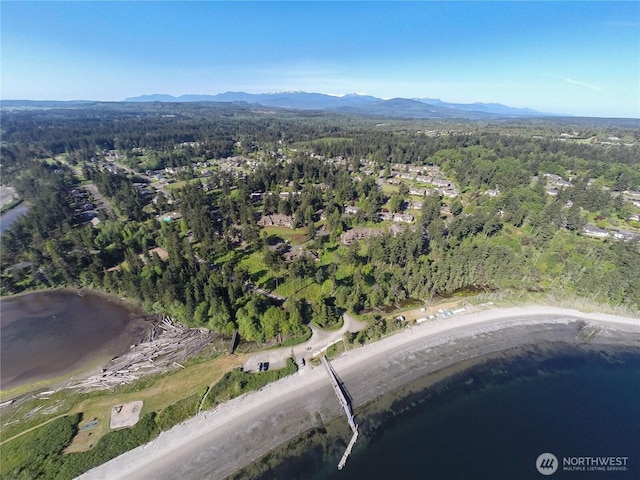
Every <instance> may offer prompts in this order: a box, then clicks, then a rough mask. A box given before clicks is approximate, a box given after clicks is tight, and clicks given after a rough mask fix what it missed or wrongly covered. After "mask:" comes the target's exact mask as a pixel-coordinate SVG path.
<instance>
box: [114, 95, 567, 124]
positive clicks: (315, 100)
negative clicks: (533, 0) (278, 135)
mask: <svg viewBox="0 0 640 480" xmlns="http://www.w3.org/2000/svg"><path fill="white" fill-rule="evenodd" d="M124 101H125V102H246V103H248V104H256V105H262V106H265V107H277V108H288V109H295V110H324V111H332V112H342V113H354V114H361V115H376V116H384V117H402V118H465V119H491V118H505V117H547V116H555V114H550V113H542V112H537V111H535V110H531V109H529V108H514V107H508V106H506V105H502V104H499V103H469V104H463V103H449V102H443V101H442V100H439V99H434V98H411V99H408V98H392V99H389V100H385V99H382V98H377V97H373V96H370V95H359V94H347V95H342V96H337V95H327V94H324V93H309V92H279V93H258V94H253V93H245V92H225V93H219V94H217V95H181V96H179V97H174V96H172V95H166V94H155V95H142V96H139V97H131V98H127V99H125V100H124Z"/></svg>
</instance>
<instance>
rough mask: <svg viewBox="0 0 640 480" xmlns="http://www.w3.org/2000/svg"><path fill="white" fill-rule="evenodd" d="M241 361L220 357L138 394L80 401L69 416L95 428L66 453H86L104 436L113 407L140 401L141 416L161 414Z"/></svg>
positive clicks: (163, 379) (164, 378) (239, 357)
mask: <svg viewBox="0 0 640 480" xmlns="http://www.w3.org/2000/svg"><path fill="white" fill-rule="evenodd" d="M243 361H244V356H243V355H236V356H234V357H229V356H223V357H219V358H216V359H214V360H210V361H207V362H203V363H199V364H197V365H191V366H188V367H186V368H184V369H181V370H177V371H174V372H171V373H170V374H167V375H163V376H162V377H161V378H159V379H158V380H156V381H155V382H154V383H153V384H152V385H151V386H149V387H147V388H143V389H141V390H139V391H129V392H127V393H121V394H117V393H116V394H108V393H105V394H104V396H99V397H96V398H91V399H88V400H85V401H82V402H81V403H79V404H78V405H76V406H75V407H74V408H73V409H72V410H71V412H70V413H82V414H83V418H84V419H85V420H86V421H91V420H93V419H94V418H96V419H98V425H97V426H96V427H95V429H93V430H92V435H90V436H89V435H78V436H77V437H76V438H75V439H74V441H73V442H72V444H71V445H70V447H69V449H68V451H69V452H71V451H84V450H87V449H89V445H91V444H95V443H96V441H97V440H98V439H99V438H100V437H101V436H103V435H104V434H105V433H107V432H108V431H109V419H110V415H111V408H112V407H114V406H117V405H120V404H123V403H127V402H132V401H135V400H142V401H143V402H144V404H143V407H142V411H141V412H140V415H141V416H142V415H145V414H147V413H150V412H158V413H160V412H162V411H163V410H164V409H166V408H167V407H169V406H170V405H172V404H174V403H176V402H178V401H180V400H182V399H185V398H188V397H190V396H192V395H194V394H196V393H198V392H199V391H201V390H202V388H203V387H205V386H208V385H211V384H214V383H216V382H217V381H219V380H220V379H221V378H222V376H223V375H224V374H225V373H226V372H228V371H229V370H231V369H233V368H236V367H238V366H240V365H242V363H243ZM135 385H136V384H134V386H135Z"/></svg>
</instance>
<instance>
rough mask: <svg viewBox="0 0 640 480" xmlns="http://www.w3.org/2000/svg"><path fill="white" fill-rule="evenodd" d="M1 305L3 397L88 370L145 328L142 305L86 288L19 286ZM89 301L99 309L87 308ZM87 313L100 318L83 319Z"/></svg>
mask: <svg viewBox="0 0 640 480" xmlns="http://www.w3.org/2000/svg"><path fill="white" fill-rule="evenodd" d="M0 306H1V310H2V314H3V315H2V322H1V327H2V334H3V337H2V339H3V341H2V347H3V355H2V361H3V369H2V374H3V383H2V390H0V393H1V394H2V398H3V399H9V398H14V397H15V396H19V395H21V394H23V393H24V392H28V391H31V390H34V389H39V388H41V387H43V386H49V385H53V384H57V383H59V382H61V381H63V380H64V379H65V378H69V377H72V376H76V375H78V374H79V373H80V372H89V371H92V370H94V369H95V368H97V367H98V366H99V365H102V364H103V363H106V362H107V361H108V360H109V359H110V358H111V357H113V355H119V354H120V353H122V352H126V351H128V348H129V346H130V345H131V344H132V343H137V342H138V341H139V340H140V339H141V338H142V336H144V334H145V333H144V331H145V330H148V327H147V323H146V322H144V318H145V317H147V315H148V314H147V313H146V312H145V311H144V310H143V309H142V308H141V307H140V306H138V305H135V304H133V303H131V302H127V301H124V300H122V299H120V298H118V297H116V296H114V295H110V294H106V293H104V292H100V291H96V290H90V289H77V288H55V289H40V290H37V291H28V292H21V293H19V294H17V295H11V296H7V297H2V299H1V300H0ZM90 307H91V308H98V310H97V311H95V312H89V311H88V310H90ZM104 312H108V313H104ZM85 316H86V317H89V318H92V319H94V320H96V319H97V320H99V321H95V322H87V321H83V318H85ZM56 318H57V319H56ZM34 319H35V320H34ZM34 322H35V323H34ZM92 325H93V326H92ZM61 329H62V330H66V331H65V334H64V335H60V334H59V332H61V331H62V330H61ZM43 332H44V333H43ZM62 337H65V338H74V339H75V340H76V341H77V342H79V344H78V345H76V344H74V343H73V342H70V341H69V340H66V341H65V340H60V338H62ZM85 345H89V347H86V346H85ZM18 346H21V347H18ZM73 352H80V353H73ZM40 357H41V358H46V359H47V360H46V362H43V361H40V360H38V358H40ZM33 358H36V359H35V360H33Z"/></svg>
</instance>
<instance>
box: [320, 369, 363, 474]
mask: <svg viewBox="0 0 640 480" xmlns="http://www.w3.org/2000/svg"><path fill="white" fill-rule="evenodd" d="M321 360H322V365H324V368H325V370H326V371H327V374H328V375H329V380H331V386H332V387H333V390H334V391H335V392H336V396H337V397H338V401H339V402H340V405H341V406H342V409H343V410H344V413H345V414H346V415H347V421H348V422H349V426H350V427H351V430H352V431H353V436H352V437H351V441H350V442H349V445H347V449H346V450H345V451H344V454H343V455H342V458H341V459H340V463H338V470H342V467H344V466H345V464H346V463H347V458H348V457H349V455H350V454H351V450H352V449H353V446H354V445H355V443H356V440H358V425H356V422H355V421H354V420H353V412H352V411H351V404H350V403H349V401H348V400H347V395H348V394H347V393H346V389H345V390H343V388H344V387H343V386H341V385H340V382H339V381H338V375H337V374H336V372H335V371H334V370H333V367H332V366H331V364H330V363H329V361H328V360H327V357H322V359H321Z"/></svg>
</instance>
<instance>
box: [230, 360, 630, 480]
mask: <svg viewBox="0 0 640 480" xmlns="http://www.w3.org/2000/svg"><path fill="white" fill-rule="evenodd" d="M347 388H348V385H347ZM396 395H397V394H396ZM374 404H377V405H374ZM381 405H384V408H381ZM355 414H356V422H357V423H359V425H360V432H361V435H360V437H359V439H358V443H357V444H356V446H355V448H354V451H353V453H352V455H351V456H350V457H349V459H348V461H347V464H346V467H345V468H344V469H343V470H342V471H337V469H336V466H337V463H338V461H339V459H340V457H341V456H342V453H343V451H344V448H345V446H346V443H347V442H348V441H349V439H350V436H351V435H350V433H351V432H350V430H348V427H347V428H344V427H345V426H344V425H342V424H345V425H346V419H345V418H344V417H341V418H338V419H337V420H335V421H333V422H331V424H329V425H327V426H326V428H318V429H316V430H314V431H312V432H309V433H308V434H307V435H305V436H304V437H303V438H299V439H296V440H294V441H292V442H290V443H289V444H288V445H286V446H284V447H282V448H281V449H280V451H279V452H273V454H271V455H269V456H268V457H267V458H265V459H263V460H262V462H261V463H262V465H263V469H262V471H261V472H260V473H259V474H258V472H257V471H256V470H255V468H256V466H255V465H254V466H253V467H251V468H254V470H253V471H250V470H246V471H245V472H244V473H241V474H240V475H238V476H237V477H236V478H262V479H276V478H279V479H294V478H297V479H314V480H324V479H362V480H364V479H367V480H370V479H438V480H448V479H456V480H457V479H460V480H463V479H464V480H468V479H474V480H485V479H486V480H500V479H505V480H510V479H541V478H553V479H575V480H582V479H592V480H602V479H620V480H627V479H634V480H637V479H638V478H640V352H637V351H629V350H623V349H617V350H611V349H610V350H607V351H596V350H582V349H579V348H562V349H560V350H559V351H558V352H556V354H555V355H552V356H548V357H546V358H543V359H540V358H536V357H532V356H526V355H523V356H520V357H515V358H511V359H507V358H502V359H494V360H489V361H486V362H484V363H481V364H479V365H477V366H475V367H472V368H471V369H469V370H467V371H465V372H462V373H459V374H456V375H454V376H453V377H451V378H449V379H447V380H445V381H443V382H440V383H438V384H436V385H433V386H431V387H429V388H426V389H424V390H420V391H417V392H414V393H411V394H409V395H407V396H404V397H402V398H398V397H397V396H396V397H395V398H394V394H393V393H391V394H389V398H388V399H387V400H386V403H385V401H384V400H382V401H376V402H373V403H372V404H369V405H365V406H364V407H362V408H359V409H356V411H355ZM287 452H288V453H289V455H290V456H289V457H288V458H286V459H284V458H285V457H286V456H287ZM546 452H549V453H553V454H554V455H555V456H556V457H557V459H558V461H559V464H560V465H559V468H558V470H557V471H556V472H555V473H554V474H553V475H552V476H548V477H547V476H545V475H542V474H540V473H539V472H538V470H537V468H536V459H537V458H538V456H539V455H540V454H542V453H546ZM576 457H626V460H625V463H626V465H625V466H624V468H621V469H618V470H616V471H607V470H602V469H592V470H588V469H587V468H584V469H573V470H563V466H562V462H563V460H564V458H567V459H572V458H576ZM267 464H269V467H268V469H265V468H264V466H265V465H267Z"/></svg>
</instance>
